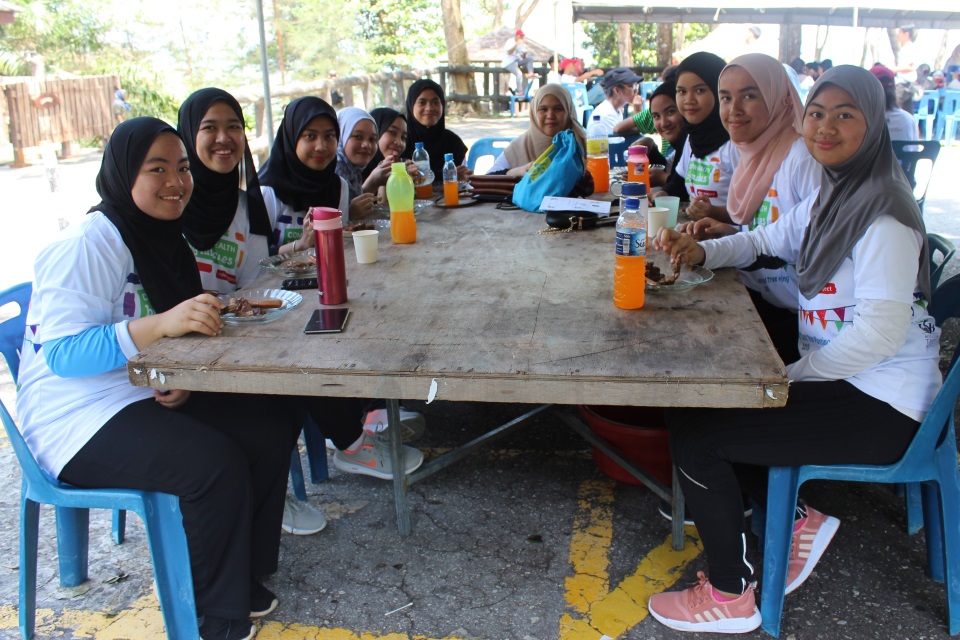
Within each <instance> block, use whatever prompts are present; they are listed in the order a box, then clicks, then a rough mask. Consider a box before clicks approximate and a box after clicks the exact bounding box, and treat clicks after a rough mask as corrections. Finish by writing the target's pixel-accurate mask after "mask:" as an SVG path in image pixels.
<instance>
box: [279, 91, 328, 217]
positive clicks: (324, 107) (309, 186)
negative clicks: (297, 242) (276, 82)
mask: <svg viewBox="0 0 960 640" xmlns="http://www.w3.org/2000/svg"><path fill="white" fill-rule="evenodd" d="M318 116H326V117H327V118H329V119H330V124H332V125H333V128H334V130H335V131H336V132H337V140H340V125H339V123H338V122H337V112H336V111H334V110H333V107H331V106H330V105H329V104H327V103H326V102H324V101H323V100H321V99H320V98H316V97H314V96H305V97H303V98H297V99H296V100H294V101H293V102H291V103H290V104H288V105H287V108H286V109H285V110H284V112H283V120H281V121H280V128H279V130H278V131H277V139H276V140H274V142H273V148H272V149H271V150H270V158H269V159H268V160H267V162H266V164H264V165H263V167H262V168H261V169H260V184H262V185H263V186H265V187H272V188H273V190H274V191H275V192H276V194H277V197H278V198H280V200H281V202H283V203H285V204H288V205H290V206H291V207H293V210H294V211H306V210H307V209H308V208H309V207H331V208H333V209H339V208H340V187H341V182H340V176H338V175H337V160H336V149H334V150H333V152H332V153H333V155H334V159H333V160H331V161H330V164H328V165H327V167H326V168H325V169H323V170H322V171H315V170H313V169H311V168H309V167H308V166H307V165H305V164H303V163H302V162H300V158H298V157H297V140H299V139H300V134H301V133H303V130H304V129H306V128H307V125H308V124H310V122H311V121H312V120H313V119H314V118H316V117H318Z"/></svg>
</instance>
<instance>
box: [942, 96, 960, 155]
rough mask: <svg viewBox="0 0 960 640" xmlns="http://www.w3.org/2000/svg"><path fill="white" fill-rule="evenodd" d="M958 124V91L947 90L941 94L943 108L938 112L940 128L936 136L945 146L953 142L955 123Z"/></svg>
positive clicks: (959, 102)
mask: <svg viewBox="0 0 960 640" xmlns="http://www.w3.org/2000/svg"><path fill="white" fill-rule="evenodd" d="M958 122H960V89H947V90H946V91H944V92H943V108H942V109H941V110H940V120H939V124H938V125H937V126H938V127H939V128H940V131H939V133H940V134H942V135H941V136H937V137H938V138H940V139H941V140H944V141H945V142H946V143H947V144H950V143H951V142H953V139H954V137H955V136H956V133H957V123H958Z"/></svg>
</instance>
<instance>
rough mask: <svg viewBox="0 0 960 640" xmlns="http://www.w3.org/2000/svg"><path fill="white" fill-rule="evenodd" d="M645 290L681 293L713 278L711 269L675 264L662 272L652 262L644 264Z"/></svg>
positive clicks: (660, 292)
mask: <svg viewBox="0 0 960 640" xmlns="http://www.w3.org/2000/svg"><path fill="white" fill-rule="evenodd" d="M646 278H647V291H649V292H650V293H658V294H671V293H683V292H684V291H689V290H690V289H693V288H694V287H695V286H697V285H698V284H703V283H705V282H709V281H710V280H712V279H713V271H710V269H707V268H706V267H698V266H696V265H693V266H689V265H683V266H682V267H681V266H680V263H677V266H676V267H674V268H673V269H671V270H669V272H668V273H663V272H662V271H661V270H660V269H659V268H658V267H657V265H655V264H653V263H652V262H648V263H647V264H646Z"/></svg>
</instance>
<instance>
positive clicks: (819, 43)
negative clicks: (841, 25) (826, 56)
mask: <svg viewBox="0 0 960 640" xmlns="http://www.w3.org/2000/svg"><path fill="white" fill-rule="evenodd" d="M829 35H830V25H826V26H825V27H824V28H823V38H822V39H821V38H820V27H819V26H818V27H817V50H816V58H817V61H818V62H819V61H820V58H822V57H823V48H824V47H825V46H826V45H827V36H829Z"/></svg>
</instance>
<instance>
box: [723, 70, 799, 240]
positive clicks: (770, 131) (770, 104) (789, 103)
mask: <svg viewBox="0 0 960 640" xmlns="http://www.w3.org/2000/svg"><path fill="white" fill-rule="evenodd" d="M731 67H741V68H742V69H743V70H744V71H746V72H747V73H748V74H750V76H751V77H752V78H753V83H754V84H755V85H756V86H757V88H759V89H760V95H761V97H762V98H763V101H764V103H765V104H766V105H767V113H768V120H767V122H766V124H765V128H764V130H763V132H762V133H761V134H760V135H759V136H757V137H756V138H755V139H754V140H751V141H750V142H734V143H733V144H734V145H736V147H737V149H739V150H740V162H739V163H738V164H737V167H736V169H734V170H733V178H732V179H731V180H730V193H729V195H728V196H727V211H728V212H729V214H730V218H731V219H732V220H733V221H734V222H736V223H737V224H746V223H747V222H749V221H750V220H751V219H752V218H753V214H755V213H756V212H757V209H759V208H760V205H761V204H763V200H764V198H766V197H767V193H768V192H769V191H770V185H772V184H773V177H774V176H775V175H776V174H777V171H779V170H780V165H781V164H782V163H783V160H784V158H786V157H787V154H789V153H790V148H791V147H792V146H793V143H794V142H796V141H797V140H798V139H799V138H800V132H801V130H802V128H801V127H802V124H801V122H802V120H803V105H802V104H800V96H799V94H797V90H796V89H794V88H793V84H792V83H791V82H790V78H789V77H788V76H787V74H786V72H785V71H784V70H783V65H781V64H780V63H779V62H777V61H776V60H775V59H774V58H771V57H770V56H768V55H765V54H763V53H748V54H746V55H742V56H740V57H738V58H734V59H733V61H732V62H730V64H728V65H727V66H726V68H724V70H723V73H726V71H727V69H730V68H731ZM723 73H721V74H720V79H721V80H722V79H723Z"/></svg>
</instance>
